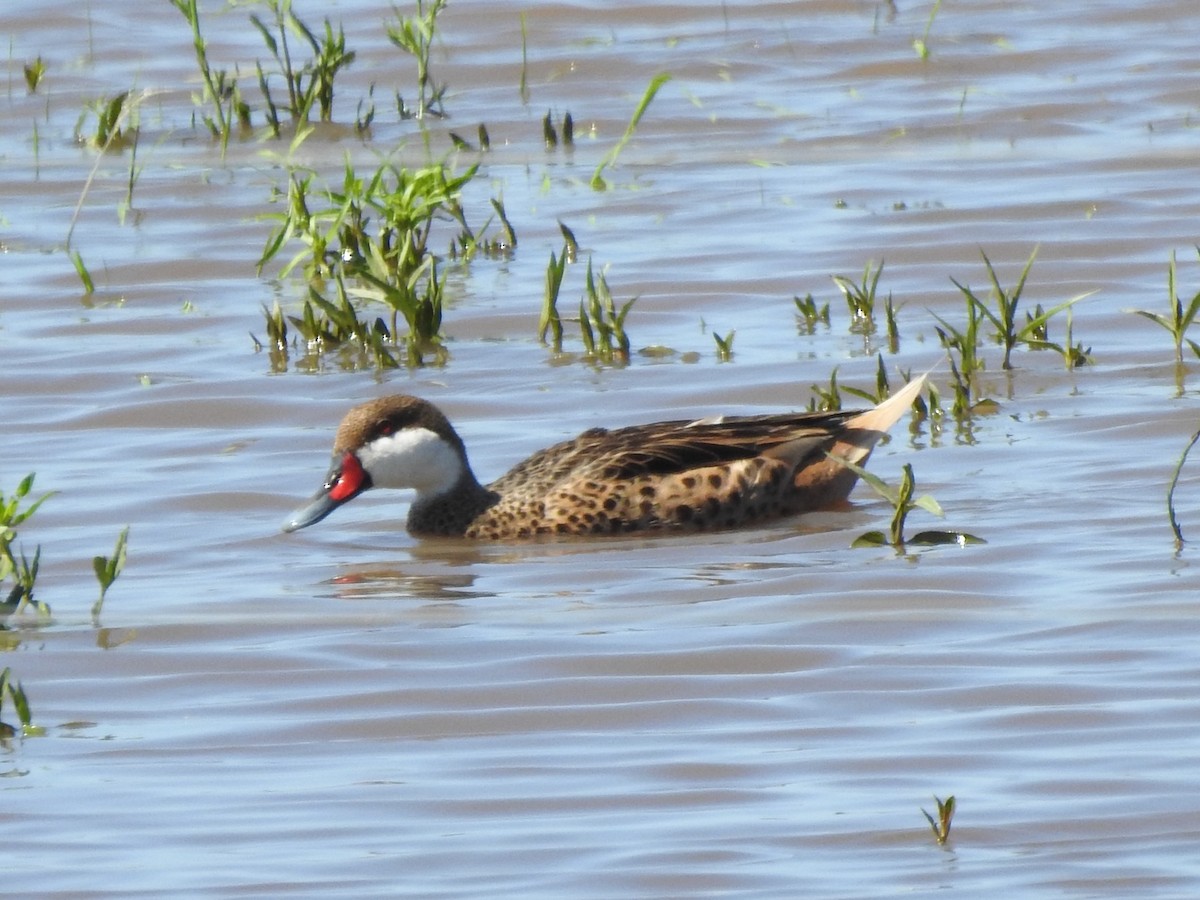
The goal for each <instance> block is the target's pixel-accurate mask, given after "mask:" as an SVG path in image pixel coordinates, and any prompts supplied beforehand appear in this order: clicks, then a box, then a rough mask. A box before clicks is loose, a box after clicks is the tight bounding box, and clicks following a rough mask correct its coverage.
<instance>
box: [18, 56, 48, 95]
mask: <svg viewBox="0 0 1200 900" xmlns="http://www.w3.org/2000/svg"><path fill="white" fill-rule="evenodd" d="M22 69H23V71H24V73H25V88H26V90H28V91H29V93H31V94H36V93H37V89H38V88H39V87H40V86H41V83H42V78H44V77H45V75H46V63H45V62H44V61H43V60H42V57H41V56H38V57H37V59H35V60H34V61H33V62H30V63H25V65H24V66H23V67H22Z"/></svg>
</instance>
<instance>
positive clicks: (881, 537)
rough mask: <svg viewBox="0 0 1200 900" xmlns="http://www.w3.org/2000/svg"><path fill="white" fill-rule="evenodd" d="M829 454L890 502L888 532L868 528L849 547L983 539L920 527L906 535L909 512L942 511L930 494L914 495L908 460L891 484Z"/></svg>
mask: <svg viewBox="0 0 1200 900" xmlns="http://www.w3.org/2000/svg"><path fill="white" fill-rule="evenodd" d="M829 458H830V459H833V460H836V461H837V462H839V463H841V464H842V465H843V466H845V467H846V468H848V469H850V470H851V471H852V472H854V474H856V475H857V476H858V477H859V478H861V479H862V480H863V481H864V482H866V483H867V484H868V485H870V486H871V487H872V488H873V489H874V490H875V492H876V493H877V494H879V496H881V497H883V498H884V499H885V500H887V501H888V502H889V503H891V504H892V520H891V523H890V524H889V525H888V531H887V534H884V533H883V532H882V531H868V532H867V533H866V534H863V535H860V536H859V537H857V538H856V539H855V540H854V542H853V543H852V544H851V545H850V546H851V547H893V548H895V549H896V550H898V551H902V550H903V549H904V548H905V547H906V546H907V545H909V544H917V545H926V546H931V545H937V544H957V545H959V546H965V545H966V544H982V543H983V540H982V539H980V538H977V537H975V536H974V535H971V534H966V533H964V532H961V531H922V532H920V533H919V534H916V535H914V536H913V537H912V538H905V536H904V525H905V523H906V521H907V520H908V516H909V514H910V513H912V512H913V511H915V510H917V509H923V510H925V511H926V512H928V513H931V514H933V515H935V516H937V517H938V518H941V517H942V516H943V515H944V513H943V512H942V507H941V505H940V504H939V503H938V502H937V501H936V500H935V499H933V497H932V496H930V495H929V494H922V495H921V496H920V497H917V496H915V494H916V479H915V478H914V477H913V471H912V464H911V463H905V464H904V468H903V470H902V475H901V479H900V485H899V486H898V487H892V486H891V485H889V484H888V483H887V482H885V481H884V480H883V479H882V478H880V477H879V476H878V475H876V474H874V473H873V472H868V471H867V470H866V469H864V468H863V467H862V466H859V465H856V464H855V463H852V462H850V461H849V460H848V459H842V458H840V457H836V456H833V455H830V457H829Z"/></svg>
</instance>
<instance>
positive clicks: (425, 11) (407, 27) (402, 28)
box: [387, 0, 446, 119]
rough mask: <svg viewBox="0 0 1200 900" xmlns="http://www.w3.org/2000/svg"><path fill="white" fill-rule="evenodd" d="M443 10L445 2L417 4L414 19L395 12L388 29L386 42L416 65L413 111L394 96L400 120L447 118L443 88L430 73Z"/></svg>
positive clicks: (437, 0) (440, 0) (444, 90)
mask: <svg viewBox="0 0 1200 900" xmlns="http://www.w3.org/2000/svg"><path fill="white" fill-rule="evenodd" d="M445 8H446V0H432V2H430V3H426V2H425V0H417V4H416V15H412V16H404V15H401V14H400V11H399V10H395V11H396V22H395V23H394V24H391V25H388V28H387V35H388V40H390V41H391V42H392V43H393V44H394V45H395V46H397V47H399V48H400V49H401V50H403V51H404V52H405V53H407V54H408V55H409V56H411V57H412V58H413V60H414V61H415V62H416V64H417V102H416V107H415V108H413V109H409V108H408V107H407V106H405V104H404V100H403V99H402V98H401V97H400V95H399V94H397V95H396V108H397V109H398V110H399V112H400V116H401V118H414V119H423V118H425V117H426V116H428V115H433V116H439V117H440V116H444V115H445V114H446V111H445V109H444V108H443V106H442V97H443V96H444V95H445V93H446V85H444V84H442V85H439V84H437V83H436V82H435V81H434V80H433V75H432V74H431V72H430V69H429V54H430V51H431V50H432V49H433V39H434V37H435V35H436V34H437V17H438V15H439V14H440V13H441V12H442V10H444V9H445ZM393 9H395V7H393Z"/></svg>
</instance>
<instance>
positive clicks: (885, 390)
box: [843, 353, 892, 405]
mask: <svg viewBox="0 0 1200 900" xmlns="http://www.w3.org/2000/svg"><path fill="white" fill-rule="evenodd" d="M878 361H879V364H878V365H877V366H876V368H875V393H870V392H869V391H864V390H861V389H860V388H852V387H848V388H843V390H845V392H846V393H847V394H853V395H854V396H855V397H861V398H862V399H864V400H866V401H868V402H869V403H871V404H872V405H878V404H880V403H882V402H883V401H884V400H886V399H887V398H888V397H889V396H891V393H892V388H891V385H890V384H888V375H887V366H886V365H884V362H883V354H882V353H880V354H878Z"/></svg>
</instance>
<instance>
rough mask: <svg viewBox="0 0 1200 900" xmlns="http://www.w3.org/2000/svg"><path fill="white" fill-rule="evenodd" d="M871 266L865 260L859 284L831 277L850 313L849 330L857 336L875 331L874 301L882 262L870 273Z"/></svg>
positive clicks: (871, 263) (870, 263)
mask: <svg viewBox="0 0 1200 900" xmlns="http://www.w3.org/2000/svg"><path fill="white" fill-rule="evenodd" d="M872 266H874V263H873V262H872V261H871V260H867V264H866V267H865V268H864V269H863V276H862V281H861V282H855V281H853V280H852V279H850V278H848V277H847V276H845V275H833V276H831V277H832V278H833V283H834V284H836V285H837V288H838V290H839V291H841V292H842V296H843V297H844V298H845V299H846V306H847V308H848V309H849V311H850V330H851V331H853V332H855V333H857V334H864V335H866V334H873V333H874V331H875V300H876V293H877V291H878V289H879V276H880V275H882V274H883V261H882V260H881V261H880V263H879V268H878V269H875V270H874V272H872V271H871V269H872ZM889 302H890V297H889ZM893 316H894V313H893Z"/></svg>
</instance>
